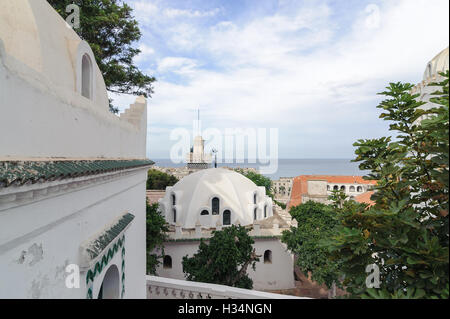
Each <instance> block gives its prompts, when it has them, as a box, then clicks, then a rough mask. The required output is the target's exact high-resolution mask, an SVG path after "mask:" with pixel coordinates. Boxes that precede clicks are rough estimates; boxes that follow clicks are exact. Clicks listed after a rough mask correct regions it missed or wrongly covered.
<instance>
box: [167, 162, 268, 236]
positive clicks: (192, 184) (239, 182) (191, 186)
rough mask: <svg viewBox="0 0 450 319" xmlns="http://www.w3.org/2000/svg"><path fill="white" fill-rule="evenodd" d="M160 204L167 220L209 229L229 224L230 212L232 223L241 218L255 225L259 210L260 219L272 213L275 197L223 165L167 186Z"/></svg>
mask: <svg viewBox="0 0 450 319" xmlns="http://www.w3.org/2000/svg"><path fill="white" fill-rule="evenodd" d="M255 195H256V204H254V200H255ZM217 202H218V209H216V208H217V206H216V205H217ZM159 204H160V209H161V211H162V213H163V214H164V216H165V217H166V220H167V221H168V222H169V223H171V224H175V223H176V224H179V225H181V226H182V228H195V226H196V224H200V225H201V226H203V227H207V228H208V227H216V225H217V224H218V223H220V224H224V222H225V224H226V221H227V216H226V215H227V214H228V212H227V211H229V213H230V222H231V224H236V223H237V222H238V221H239V223H240V224H241V225H249V224H252V223H253V222H254V214H255V209H256V219H258V220H260V219H264V218H268V217H270V216H272V200H271V198H270V197H268V196H266V194H265V188H264V187H259V186H256V185H255V183H253V182H252V181H251V180H250V179H248V178H246V177H245V176H243V175H242V174H239V173H237V172H234V171H231V170H228V169H223V168H210V169H205V170H201V171H198V172H196V173H193V174H190V175H188V176H186V177H184V178H183V179H181V180H180V181H179V182H178V183H177V184H175V185H174V186H172V187H167V189H166V194H165V196H164V198H162V199H161V200H160V201H159ZM213 206H214V207H213ZM264 210H265V212H266V215H265V216H264ZM202 212H203V214H202ZM224 212H225V216H224ZM174 215H176V216H174Z"/></svg>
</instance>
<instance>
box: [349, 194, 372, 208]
mask: <svg viewBox="0 0 450 319" xmlns="http://www.w3.org/2000/svg"><path fill="white" fill-rule="evenodd" d="M372 194H373V191H369V192H364V193H362V194H360V195H358V196H355V198H354V200H355V201H357V202H358V203H367V204H369V206H372V205H375V202H374V201H373V200H371V199H370V197H371V196H372Z"/></svg>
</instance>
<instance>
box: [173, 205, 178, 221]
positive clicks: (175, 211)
mask: <svg viewBox="0 0 450 319" xmlns="http://www.w3.org/2000/svg"><path fill="white" fill-rule="evenodd" d="M173 222H174V223H176V222H177V210H176V209H175V208H174V209H173Z"/></svg>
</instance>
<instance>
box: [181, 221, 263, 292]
mask: <svg viewBox="0 0 450 319" xmlns="http://www.w3.org/2000/svg"><path fill="white" fill-rule="evenodd" d="M253 244H254V240H253V239H252V238H251V237H250V236H249V235H248V233H247V230H246V229H245V228H244V227H242V226H235V225H232V226H230V227H227V228H225V229H223V230H221V231H213V236H212V237H211V238H210V239H209V244H207V243H206V242H205V240H204V239H201V241H200V245H199V249H198V252H197V253H196V254H195V255H194V256H193V257H188V256H184V257H183V261H182V264H183V272H184V273H185V276H186V278H187V280H191V281H199V282H206V283H214V284H221V285H227V286H233V287H239V288H247V289H251V288H252V287H253V281H252V280H251V279H250V277H248V274H247V269H248V267H249V266H250V267H252V268H253V269H255V267H256V262H257V261H259V256H257V255H256V253H255V249H254V248H253Z"/></svg>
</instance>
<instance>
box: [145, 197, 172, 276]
mask: <svg viewBox="0 0 450 319" xmlns="http://www.w3.org/2000/svg"><path fill="white" fill-rule="evenodd" d="M146 226H147V235H146V238H147V274H152V275H154V274H155V273H156V267H157V266H158V265H159V264H160V263H161V262H160V259H161V258H162V257H163V255H164V242H165V241H166V240H167V238H168V236H167V232H168V231H169V227H168V224H167V223H166V220H165V219H164V217H163V216H162V215H161V214H160V213H159V211H158V204H157V203H154V204H152V205H150V204H149V203H148V202H147V218H146Z"/></svg>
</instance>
